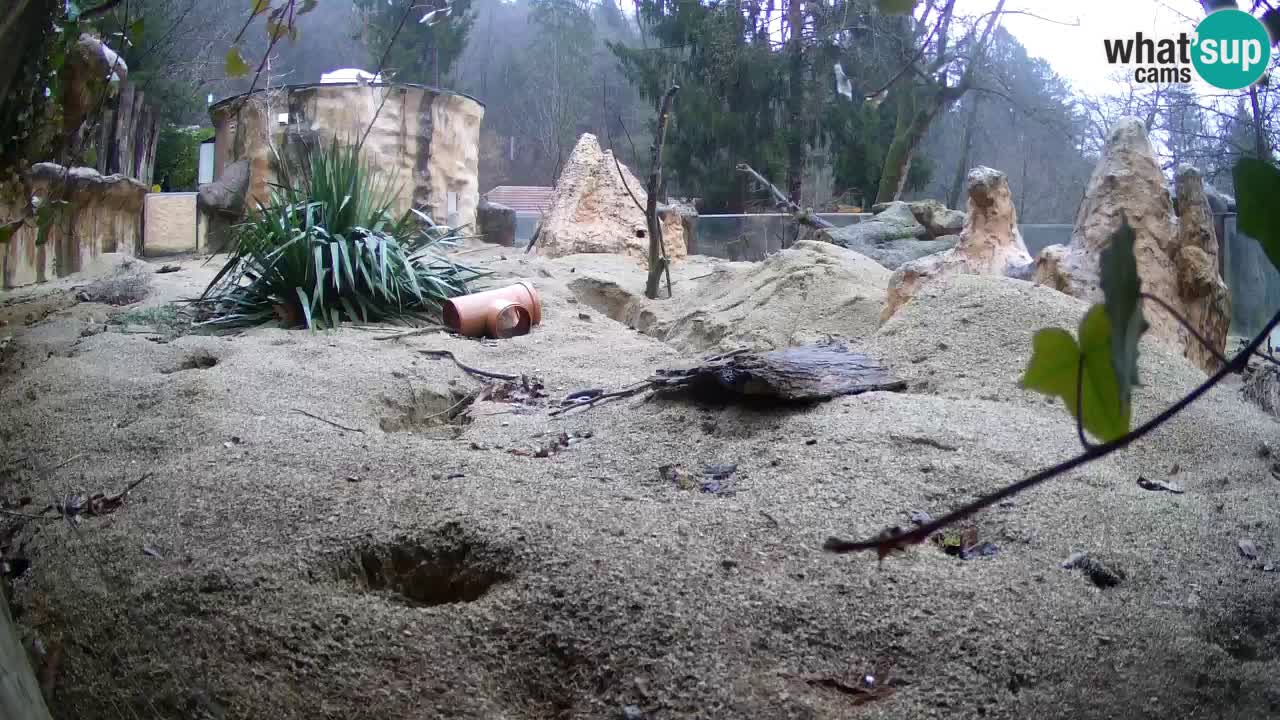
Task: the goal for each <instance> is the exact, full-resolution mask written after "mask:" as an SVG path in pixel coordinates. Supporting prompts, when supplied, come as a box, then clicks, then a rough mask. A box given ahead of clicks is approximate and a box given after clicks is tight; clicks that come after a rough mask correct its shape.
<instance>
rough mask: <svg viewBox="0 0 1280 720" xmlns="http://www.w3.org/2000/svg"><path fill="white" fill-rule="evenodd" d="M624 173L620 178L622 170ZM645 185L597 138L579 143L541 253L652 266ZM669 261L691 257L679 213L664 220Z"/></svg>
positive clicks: (544, 229)
mask: <svg viewBox="0 0 1280 720" xmlns="http://www.w3.org/2000/svg"><path fill="white" fill-rule="evenodd" d="M619 168H621V169H622V172H621V173H619V172H618V169H619ZM647 199H648V194H647V193H646V192H645V186H644V184H643V183H641V182H640V180H638V179H637V178H636V176H635V175H633V174H632V173H631V171H630V170H628V169H627V166H626V165H622V164H620V163H615V162H614V159H613V151H611V150H602V149H601V148H600V143H599V142H597V141H596V138H595V136H594V135H591V134H584V135H583V136H582V137H581V138H578V144H577V145H576V146H574V148H573V154H572V155H570V156H569V161H568V162H567V163H565V166H564V170H563V171H561V173H560V179H559V180H557V181H556V193H555V196H554V198H553V200H552V204H551V209H550V210H549V211H548V212H547V215H546V217H544V218H543V219H542V222H541V223H540V224H539V227H538V231H537V238H538V242H537V245H535V246H534V247H535V248H536V249H537V252H538V254H540V255H546V256H548V257H561V256H564V255H573V254H576V253H615V254H619V255H627V256H630V257H634V258H637V259H639V260H641V261H642V262H644V263H645V264H646V265H647V264H648V257H649V238H648V233H647V231H646V223H645V217H644V212H643V211H642V210H641V209H640V207H637V204H638V205H639V206H644V204H645V202H646V200H647ZM660 221H661V222H662V243H663V245H664V246H665V247H666V250H667V257H670V258H680V257H684V256H685V255H687V254H688V249H687V246H686V243H685V238H684V228H683V226H682V224H681V219H680V216H679V214H677V213H673V212H668V213H662V214H661V215H660Z"/></svg>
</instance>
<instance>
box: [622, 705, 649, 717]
mask: <svg viewBox="0 0 1280 720" xmlns="http://www.w3.org/2000/svg"><path fill="white" fill-rule="evenodd" d="M622 720H644V711H643V710H641V709H640V706H639V705H624V706H623V707H622Z"/></svg>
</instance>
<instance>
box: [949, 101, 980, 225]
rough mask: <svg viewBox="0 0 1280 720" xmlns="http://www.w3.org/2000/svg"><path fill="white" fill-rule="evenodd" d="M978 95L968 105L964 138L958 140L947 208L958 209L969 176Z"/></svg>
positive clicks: (976, 118)
mask: <svg viewBox="0 0 1280 720" xmlns="http://www.w3.org/2000/svg"><path fill="white" fill-rule="evenodd" d="M978 98H979V96H978V95H974V96H973V102H972V103H970V104H969V114H968V115H967V116H966V117H965V121H964V137H963V138H961V140H960V162H958V163H956V174H955V177H953V178H951V190H950V192H948V193H947V207H949V208H956V209H958V208H959V207H960V194H961V193H963V192H964V179H965V178H966V177H968V176H969V154H970V153H971V152H973V131H974V129H975V128H976V127H977V125H978Z"/></svg>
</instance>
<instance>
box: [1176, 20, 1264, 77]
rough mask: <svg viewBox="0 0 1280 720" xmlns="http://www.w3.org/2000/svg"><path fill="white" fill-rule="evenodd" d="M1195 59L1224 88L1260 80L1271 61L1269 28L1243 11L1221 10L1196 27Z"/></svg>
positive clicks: (1199, 69)
mask: <svg viewBox="0 0 1280 720" xmlns="http://www.w3.org/2000/svg"><path fill="white" fill-rule="evenodd" d="M1196 35H1197V39H1196V40H1195V50H1194V51H1193V52H1192V55H1191V62H1192V64H1193V65H1195V67H1196V72H1198V73H1200V77H1202V78H1204V81H1205V82H1207V83H1209V84H1210V85H1213V86H1214V87H1216V88H1221V89H1222V90H1242V89H1244V88H1247V87H1249V86H1250V85H1252V84H1254V83H1256V82H1258V80H1260V79H1261V78H1262V76H1263V75H1264V74H1265V73H1266V72H1267V64H1268V63H1270V62H1271V37H1270V36H1269V35H1268V34H1267V28H1266V27H1265V26H1264V25H1263V24H1262V21H1260V20H1258V19H1257V18H1255V17H1254V16H1252V15H1250V14H1249V13H1247V12H1244V11H1243V10H1219V11H1217V12H1215V13H1211V14H1210V15H1209V16H1208V17H1206V18H1205V19H1204V20H1201V21H1200V24H1199V25H1198V26H1197V27H1196Z"/></svg>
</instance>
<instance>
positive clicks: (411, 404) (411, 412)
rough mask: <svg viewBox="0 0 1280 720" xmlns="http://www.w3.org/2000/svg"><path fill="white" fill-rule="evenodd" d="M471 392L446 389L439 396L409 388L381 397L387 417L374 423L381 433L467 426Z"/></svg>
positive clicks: (427, 391)
mask: <svg viewBox="0 0 1280 720" xmlns="http://www.w3.org/2000/svg"><path fill="white" fill-rule="evenodd" d="M474 400H475V394H474V393H467V392H464V391H462V390H457V389H452V388H451V389H450V390H449V392H448V393H440V392H436V391H434V390H430V389H427V388H413V387H411V388H409V389H408V391H407V392H406V393H405V394H404V395H402V396H399V397H392V396H390V395H384V396H383V397H382V404H383V405H384V406H385V408H386V409H387V410H389V411H390V413H389V414H387V415H384V416H383V417H382V418H381V419H379V420H378V426H379V427H381V428H382V431H383V432H389V433H390V432H425V431H429V430H436V429H439V428H441V427H450V426H452V427H454V428H459V427H460V426H462V425H468V424H470V423H471V416H470V415H469V414H467V408H469V407H470V406H471V403H472V402H473V401H474Z"/></svg>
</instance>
